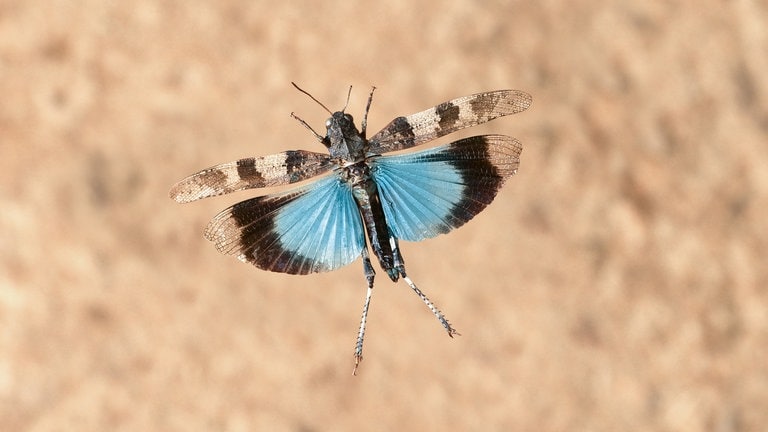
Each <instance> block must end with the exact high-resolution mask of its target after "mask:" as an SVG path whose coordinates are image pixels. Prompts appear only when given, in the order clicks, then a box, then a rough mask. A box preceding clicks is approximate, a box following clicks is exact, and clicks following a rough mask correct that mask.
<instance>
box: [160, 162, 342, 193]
mask: <svg viewBox="0 0 768 432" xmlns="http://www.w3.org/2000/svg"><path fill="white" fill-rule="evenodd" d="M333 166H334V164H333V163H332V162H331V160H330V158H329V156H328V155H327V154H323V153H315V152H310V151H305V150H295V151H286V152H283V153H277V154H273V155H269V156H262V157H250V158H245V159H240V160H238V161H235V162H229V163H225V164H221V165H216V166H213V167H210V168H207V169H204V170H202V171H200V172H198V173H196V174H192V175H191V176H189V177H187V178H185V179H184V180H182V181H180V182H178V183H176V184H175V185H174V186H173V187H172V188H171V191H170V196H171V198H172V199H174V200H176V201H177V202H180V203H185V202H190V201H195V200H198V199H202V198H207V197H212V196H216V195H223V194H228V193H231V192H235V191H239V190H243V189H251V188H262V187H269V186H280V185H285V184H290V183H296V182H300V181H302V180H306V179H309V178H312V177H315V176H317V175H320V174H322V173H324V172H327V171H329V170H330V169H331V168H333Z"/></svg>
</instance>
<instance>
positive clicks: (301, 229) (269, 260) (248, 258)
mask: <svg viewBox="0 0 768 432" xmlns="http://www.w3.org/2000/svg"><path fill="white" fill-rule="evenodd" d="M205 237H206V238H207V239H208V240H210V241H212V242H214V243H215V244H216V249H218V250H219V251H220V252H222V253H225V254H231V255H235V256H237V258H238V259H240V260H241V261H244V262H249V263H251V264H253V265H255V266H256V267H258V268H261V269H264V270H270V271H274V272H280V273H289V274H308V273H317V272H324V271H330V270H334V269H336V268H339V267H341V266H343V265H346V264H349V263H350V262H352V261H354V260H355V258H357V257H358V256H359V255H360V252H361V251H362V249H363V247H365V232H364V231H363V224H362V221H361V219H360V214H359V212H358V210H357V205H356V204H355V201H354V198H353V197H352V191H351V188H350V186H349V185H348V184H346V183H345V182H343V181H342V180H341V179H340V178H339V177H338V176H337V175H335V174H334V175H331V176H328V177H325V178H321V179H319V180H317V181H315V182H313V183H310V184H308V185H305V186H302V187H299V188H295V189H293V190H290V191H286V192H285V193H280V194H274V195H266V196H261V197H257V198H253V199H249V200H246V201H243V202H240V203H237V204H235V205H234V206H232V207H230V208H228V209H226V210H224V211H223V212H221V213H219V214H218V215H217V216H216V217H215V218H214V219H213V220H212V221H211V222H210V223H209V224H208V227H207V228H206V230H205Z"/></svg>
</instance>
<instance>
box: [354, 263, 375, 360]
mask: <svg viewBox="0 0 768 432" xmlns="http://www.w3.org/2000/svg"><path fill="white" fill-rule="evenodd" d="M362 258H363V273H364V274H365V279H366V281H367V282H368V289H367V291H366V293H365V303H364V304H363V313H362V314H361V317H360V329H359V330H358V332H357V342H356V343H355V368H354V369H353V370H352V375H356V374H357V367H358V366H359V365H360V362H361V361H363V339H364V338H365V323H366V321H367V320H368V307H369V306H370V305H371V295H372V294H373V279H374V277H375V276H376V272H375V271H374V270H373V265H372V264H371V258H370V257H369V256H368V249H367V248H363V252H362Z"/></svg>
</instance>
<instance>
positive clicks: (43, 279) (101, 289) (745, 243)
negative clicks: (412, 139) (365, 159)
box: [0, 0, 768, 432]
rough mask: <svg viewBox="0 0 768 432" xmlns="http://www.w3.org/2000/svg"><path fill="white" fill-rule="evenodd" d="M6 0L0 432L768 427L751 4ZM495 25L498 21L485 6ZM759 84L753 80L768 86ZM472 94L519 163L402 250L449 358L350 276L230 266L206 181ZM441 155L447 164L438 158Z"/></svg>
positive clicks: (756, 51) (403, 312)
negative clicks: (469, 208)
mask: <svg viewBox="0 0 768 432" xmlns="http://www.w3.org/2000/svg"><path fill="white" fill-rule="evenodd" d="M377 3H378V4H370V5H365V4H362V3H357V2H350V1H343V2H324V3H323V4H321V3H315V2H309V1H290V0H289V1H284V2H260V1H240V0H231V1H217V2H199V1H164V2H160V1H134V2H104V1H99V0H93V1H86V0H83V1H63V0H62V1H33V0H28V1H24V2H20V1H13V0H9V1H0V94H1V95H2V98H1V101H2V102H0V199H1V200H2V210H0V430H3V431H69V430H71V431H107V430H136V431H177V430H178V431H182V430H183V431H209V430H210V431H212V430H222V431H251V430H271V431H324V430H382V431H384V430H401V431H405V430H414V431H416V430H419V431H421V430H528V431H532V430H536V431H587V430H589V431H621V430H643V431H703V430H707V431H720V432H729V431H758V430H764V427H765V426H766V424H768V409H766V407H768V362H767V361H766V359H768V267H767V266H766V264H765V256H766V253H768V223H766V222H765V219H766V216H768V169H766V167H768V145H767V144H768V82H767V81H766V79H765V77H767V76H768V26H766V22H768V5H767V4H766V3H765V2H764V1H762V2H761V1H749V0H738V1H728V2H725V1H715V0H706V1H682V2H674V1H648V2H646V1H643V2H640V1H638V2H620V1H615V2H611V1H602V2H601V1H582V2H569V1H564V0H559V1H558V0H554V1H542V2H505V1H490V2H483V3H479V2H463V3H462V2H455V3H451V2H431V1H428V2H413V1H391V2H377ZM481 4H482V6H481ZM760 77H763V78H760ZM291 81H296V82H298V83H300V84H301V85H302V86H303V87H304V88H306V89H308V90H309V91H311V92H312V93H313V94H314V95H315V96H316V97H317V98H318V99H320V100H321V101H323V102H325V103H326V105H328V106H329V107H331V108H336V109H338V108H340V107H341V106H342V105H343V103H344V100H345V97H346V93H347V89H348V86H349V85H350V84H351V85H353V86H354V90H353V93H352V99H351V101H350V107H349V109H348V111H349V112H351V113H352V114H354V115H356V116H357V118H358V119H359V118H360V114H361V113H362V111H363V108H364V104H365V98H366V96H367V93H368V90H369V88H370V86H371V85H376V86H377V87H378V90H377V93H376V96H375V99H374V102H373V106H372V109H371V114H370V118H369V125H370V129H371V130H372V131H376V130H378V129H379V128H380V127H382V126H383V125H385V124H386V123H387V122H388V121H389V120H390V119H392V118H394V117H396V116H399V115H403V114H408V113H412V112H416V111H419V110H422V109H425V108H428V107H430V106H432V105H435V104H437V103H439V102H442V101H445V100H448V99H451V98H454V97H458V96H463V95H467V94H471V93H475V92H479V91H484V90H492V89H500V88H516V89H521V90H525V91H527V92H529V93H531V94H532V95H533V97H534V103H533V106H532V107H531V109H529V110H528V111H527V112H524V113H522V114H519V115H515V116H512V117H507V118H504V119H500V120H496V121H494V122H492V123H489V124H487V125H482V126H479V127H476V128H473V129H472V130H471V131H466V133H464V132H462V133H457V134H456V135H453V136H452V137H451V138H453V137H462V136H468V135H473V134H478V133H503V134H508V135H512V136H515V137H517V138H518V139H519V140H520V141H521V142H523V144H524V146H525V150H524V151H523V155H522V163H521V167H520V171H519V172H518V174H517V175H516V176H515V177H514V178H513V179H512V181H510V182H509V183H508V184H507V185H506V186H505V188H504V189H503V190H502V192H501V193H500V195H499V197H498V198H497V200H496V201H495V202H494V204H493V205H491V206H490V207H489V208H488V209H487V210H486V211H485V212H483V213H482V214H481V215H480V216H478V217H477V218H476V219H475V220H473V221H472V222H471V223H469V224H468V225H467V226H466V227H463V228H462V229H460V230H458V231H456V232H454V233H452V234H451V235H448V236H442V237H440V238H437V239H434V240H429V241H425V242H422V243H407V244H404V245H403V249H404V255H405V258H406V260H407V264H408V269H409V275H410V276H412V278H413V279H414V280H415V281H416V283H417V284H419V285H420V287H421V288H422V289H423V290H424V291H425V292H426V293H427V294H428V295H429V296H430V297H431V298H432V299H433V300H434V301H435V302H436V303H437V304H438V305H439V306H440V308H441V309H442V310H443V311H444V312H445V313H446V315H447V316H448V318H449V319H450V320H451V322H452V323H454V324H455V326H456V328H457V329H458V330H459V331H460V332H461V334H462V336H461V337H457V338H456V339H453V340H451V339H450V338H448V337H447V336H446V334H445V332H444V331H443V330H442V329H441V328H440V326H439V325H438V323H437V321H436V320H435V319H434V317H433V316H432V315H431V314H430V313H429V311H428V310H427V309H426V308H425V307H424V305H423V304H422V303H421V302H420V301H419V300H418V298H417V297H416V296H415V295H413V293H412V292H411V291H410V289H408V287H407V286H406V285H405V284H402V283H400V284H397V285H394V284H392V283H391V282H389V281H388V280H387V279H386V278H385V277H383V274H381V272H380V277H379V279H378V281H377V282H378V283H377V288H376V290H375V292H374V298H373V304H372V307H371V313H370V317H369V319H370V321H369V328H368V333H367V339H366V351H365V361H364V362H363V363H362V366H361V369H360V371H359V375H358V376H357V377H352V375H351V372H352V364H353V362H352V350H353V345H354V338H355V333H356V331H357V325H358V320H359V314H360V308H361V306H362V302H363V298H364V294H365V285H364V281H363V277H362V275H361V266H360V263H359V262H355V263H354V264H352V265H350V266H348V267H345V268H343V269H341V270H339V271H336V272H333V273H330V274H322V275H312V276H303V277H298V276H288V275H282V274H275V273H269V272H264V271H260V270H257V269H255V268H253V267H251V266H248V265H245V264H242V263H239V262H238V261H237V260H235V259H233V258H231V257H227V256H224V255H221V254H219V253H218V252H216V250H215V249H214V248H213V247H212V245H211V244H209V242H207V241H206V240H205V239H204V238H203V237H202V230H203V227H204V226H205V224H206V223H207V221H208V220H209V219H210V218H211V217H212V216H213V215H214V214H215V213H216V212H217V211H218V210H221V209H223V208H225V207H226V206H228V205H231V204H232V203H234V202H237V201H239V200H242V199H244V198H246V197H250V196H253V195H255V194H256V193H257V192H246V193H241V194H237V195H232V196H227V197H221V198H217V199H209V200H204V201H200V202H196V203H193V204H187V205H183V206H182V205H178V204H176V203H174V202H172V201H171V200H170V199H169V198H168V189H169V188H170V186H171V185H172V184H173V183H174V182H175V181H177V180H179V179H181V178H182V177H184V176H186V175H188V174H191V173H192V172H195V171H197V170H198V169H202V168H204V167H207V166H210V165H213V164H215V163H219V162H226V161H230V160H234V159H237V158H240V157H244V156H251V155H266V154H270V153H275V152H279V151H282V150H287V149H307V150H315V151H322V148H321V147H320V146H319V145H318V144H317V142H315V141H314V139H313V138H312V136H311V135H310V134H309V133H308V132H307V131H306V130H305V129H303V128H302V127H301V126H300V125H299V124H298V123H297V122H296V121H294V120H293V119H291V118H290V117H289V113H290V112H292V111H296V112H297V113H298V114H299V115H300V116H301V117H303V118H304V119H305V120H307V121H308V122H309V123H310V124H312V125H313V126H314V127H315V128H317V129H322V128H323V123H324V121H325V117H326V116H327V114H326V113H325V112H324V111H322V110H321V109H320V108H319V107H318V106H317V105H315V104H314V103H312V102H311V101H310V100H308V99H307V98H306V97H305V96H303V95H301V94H300V93H299V92H297V91H295V90H294V89H293V88H292V87H291V85H290V82H291ZM448 141H449V140H447V139H443V140H440V142H441V143H443V142H448Z"/></svg>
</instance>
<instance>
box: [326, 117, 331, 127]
mask: <svg viewBox="0 0 768 432" xmlns="http://www.w3.org/2000/svg"><path fill="white" fill-rule="evenodd" d="M325 127H327V128H329V127H331V119H328V120H326V121H325Z"/></svg>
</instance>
